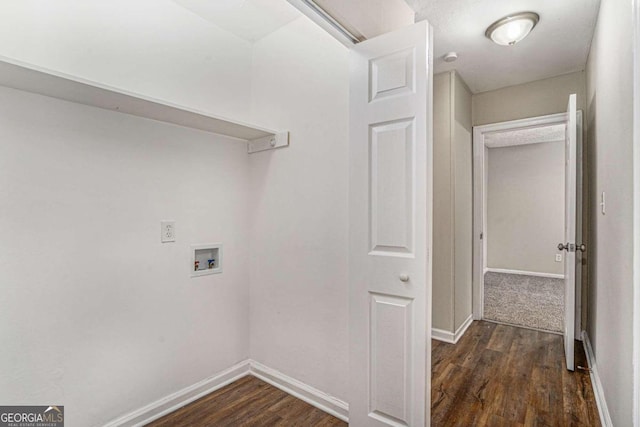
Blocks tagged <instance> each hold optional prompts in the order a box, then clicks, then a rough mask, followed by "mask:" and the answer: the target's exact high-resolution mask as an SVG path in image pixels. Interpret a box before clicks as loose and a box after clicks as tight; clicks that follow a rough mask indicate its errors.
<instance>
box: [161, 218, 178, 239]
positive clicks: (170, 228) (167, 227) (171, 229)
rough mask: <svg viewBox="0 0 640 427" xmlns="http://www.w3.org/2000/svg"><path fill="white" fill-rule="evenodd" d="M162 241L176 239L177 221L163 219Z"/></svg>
mask: <svg viewBox="0 0 640 427" xmlns="http://www.w3.org/2000/svg"><path fill="white" fill-rule="evenodd" d="M160 241H161V242H162V243H166V242H175V241H176V223H175V221H162V222H161V223H160Z"/></svg>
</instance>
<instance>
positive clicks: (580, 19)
mask: <svg viewBox="0 0 640 427" xmlns="http://www.w3.org/2000/svg"><path fill="white" fill-rule="evenodd" d="M406 1H407V3H408V4H409V6H411V7H412V8H413V9H414V10H415V11H416V20H418V21H420V20H424V19H427V20H428V21H429V22H430V23H431V25H432V26H433V29H434V64H435V72H436V73H438V72H442V71H449V70H452V69H456V70H458V72H459V73H460V75H461V76H462V78H463V79H464V81H465V82H466V83H467V85H468V86H469V88H470V89H471V90H472V91H473V92H474V93H478V92H484V91H488V90H493V89H498V88H502V87H506V86H512V85H516V84H521V83H526V82H531V81H535V80H540V79H543V78H547V77H553V76H557V75H560V74H566V73H570V72H574V71H580V70H583V69H584V65H585V63H586V60H587V55H588V53H589V47H590V45H591V38H592V36H593V30H594V27H595V21H596V17H597V12H598V7H599V3H600V1H599V0H406ZM522 11H533V12H537V13H538V14H539V15H540V22H539V23H538V25H537V26H536V28H535V29H534V30H533V31H532V32H531V34H529V36H528V37H527V38H525V39H524V40H523V41H521V42H520V43H518V44H516V45H515V46H498V45H496V44H494V43H493V42H491V41H490V40H489V39H487V38H486V37H485V35H484V32H485V30H486V29H487V27H488V26H489V25H490V24H491V23H492V22H494V21H496V20H498V19H500V18H502V17H504V16H507V15H509V14H512V13H515V12H522ZM449 51H456V52H457V53H458V57H459V58H458V60H457V61H456V62H452V63H446V62H444V60H443V59H442V56H443V55H444V54H445V53H447V52H449Z"/></svg>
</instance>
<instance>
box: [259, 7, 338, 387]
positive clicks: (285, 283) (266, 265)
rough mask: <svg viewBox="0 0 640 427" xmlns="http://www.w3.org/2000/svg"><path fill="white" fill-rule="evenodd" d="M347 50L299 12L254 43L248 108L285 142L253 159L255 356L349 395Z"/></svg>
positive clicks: (301, 379)
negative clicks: (287, 138) (287, 139)
mask: <svg viewBox="0 0 640 427" xmlns="http://www.w3.org/2000/svg"><path fill="white" fill-rule="evenodd" d="M347 53H348V51H347V49H346V48H344V47H343V46H342V45H341V44H340V43H338V42H337V41H336V40H334V39H333V38H332V37H331V36H329V35H328V34H326V33H325V32H324V31H323V30H321V29H320V28H318V27H317V26H316V25H315V24H313V23H312V22H311V21H310V20H309V19H308V18H306V17H301V18H299V19H297V20H296V21H294V22H292V23H291V24H288V25H287V26H285V27H283V28H281V29H280V30H278V31H276V32H275V33H272V34H271V35H269V36H267V37H266V38H264V39H262V40H260V41H259V42H257V43H256V44H255V47H254V56H253V82H252V87H253V112H254V114H255V115H256V117H262V118H264V119H265V120H268V121H269V123H273V125H274V126H276V127H278V128H283V129H289V130H290V131H291V146H290V147H288V148H286V149H284V150H275V151H272V152H265V153H260V154H256V155H252V157H251V164H250V166H251V176H252V179H251V187H252V190H253V193H252V194H253V195H252V203H251V221H252V225H253V227H252V231H251V245H252V246H251V254H252V256H251V356H252V358H254V359H255V360H257V361H258V362H261V363H264V364H265V365H267V366H270V367H272V368H274V369H277V370H280V371H281V372H284V373H285V374H287V375H289V376H292V377H294V378H296V379H298V380H300V381H303V382H305V383H307V384H309V385H311V386H313V387H316V388H318V389H320V390H322V391H324V392H326V393H329V394H332V395H334V396H337V397H338V398H341V399H343V400H346V398H347V386H348V371H347V369H348V349H349V342H348V336H347V332H348V331H347V327H348V295H347V292H348V270H347V266H348V265H347V254H348V252H347V247H348V240H347V237H348V236H347V225H348V222H347V221H348V218H347V201H348V200H347V195H348V194H347V193H348V187H347V174H348V163H347V162H348V151H347V149H348V118H349V110H348V94H349V88H348V82H349V78H348V71H349V70H348V62H347Z"/></svg>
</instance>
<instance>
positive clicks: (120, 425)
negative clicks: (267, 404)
mask: <svg viewBox="0 0 640 427" xmlns="http://www.w3.org/2000/svg"><path fill="white" fill-rule="evenodd" d="M249 373H250V361H249V360H248V359H247V360H244V361H242V362H240V363H238V364H236V365H234V366H232V367H230V368H228V369H225V370H224V371H222V372H220V373H218V374H216V375H213V376H212V377H209V378H207V379H205V380H202V381H199V382H197V383H195V384H193V385H190V386H189V387H186V388H183V389H182V390H179V391H177V392H175V393H172V394H170V395H168V396H165V397H163V398H161V399H158V400H156V401H155V402H152V403H150V404H148V405H146V406H143V407H142V408H140V409H137V410H135V411H133V412H130V413H128V414H125V415H123V416H121V417H119V418H117V419H115V420H113V421H110V422H108V423H107V424H105V425H104V427H116V426H117V427H125V426H126V427H130V426H131V427H138V426H144V425H145V424H148V423H150V422H151V421H153V420H157V419H158V418H160V417H162V416H164V415H167V414H168V413H170V412H173V411H175V410H177V409H180V408H182V407H183V406H185V405H188V404H189V403H191V402H193V401H195V400H198V399H199V398H201V397H203V396H206V395H207V394H209V393H211V392H213V391H215V390H217V389H219V388H222V387H224V386H226V385H227V384H231V383H232V382H234V381H237V380H239V379H240V378H242V377H244V376H246V375H249Z"/></svg>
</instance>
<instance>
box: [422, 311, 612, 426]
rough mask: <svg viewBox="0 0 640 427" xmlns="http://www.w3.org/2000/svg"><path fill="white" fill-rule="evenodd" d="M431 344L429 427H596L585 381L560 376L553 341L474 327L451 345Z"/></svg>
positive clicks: (557, 344)
mask: <svg viewBox="0 0 640 427" xmlns="http://www.w3.org/2000/svg"><path fill="white" fill-rule="evenodd" d="M432 343H433V346H432V365H431V366H432V386H431V411H432V412H431V425H432V426H434V427H437V426H447V427H448V426H600V418H599V416H598V410H597V407H596V403H595V397H594V395H593V390H592V388H591V381H590V379H589V374H588V373H586V372H583V371H578V370H576V371H575V372H569V371H567V370H566V367H565V362H564V349H563V345H562V337H561V336H560V335H555V334H549V333H544V332H538V331H534V330H529V329H522V328H516V327H513V326H506V325H499V324H495V323H490V322H473V324H472V325H471V326H470V327H469V329H468V330H467V332H466V333H465V335H464V336H463V337H462V339H461V340H460V341H458V343H457V344H456V345H453V344H447V343H443V342H440V341H435V340H434V341H433V342H432ZM578 365H579V366H586V360H585V356H584V351H583V350H582V344H581V343H578V342H577V343H576V366H578Z"/></svg>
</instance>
